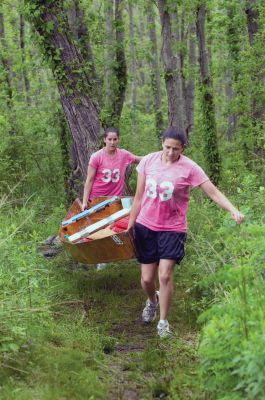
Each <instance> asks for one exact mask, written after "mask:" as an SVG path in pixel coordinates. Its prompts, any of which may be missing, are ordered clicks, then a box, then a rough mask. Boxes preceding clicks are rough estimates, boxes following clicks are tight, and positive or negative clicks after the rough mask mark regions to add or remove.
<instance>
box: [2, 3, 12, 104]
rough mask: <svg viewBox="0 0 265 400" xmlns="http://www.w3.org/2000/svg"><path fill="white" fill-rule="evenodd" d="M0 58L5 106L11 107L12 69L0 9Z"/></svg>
mask: <svg viewBox="0 0 265 400" xmlns="http://www.w3.org/2000/svg"><path fill="white" fill-rule="evenodd" d="M0 44H1V48H0V59H1V63H2V65H3V69H4V73H3V75H4V80H5V84H6V91H7V106H8V108H9V109H11V108H12V100H13V89H12V71H11V67H10V61H9V59H8V57H7V55H6V50H7V46H6V39H5V26H4V15H3V13H2V12H1V11H0Z"/></svg>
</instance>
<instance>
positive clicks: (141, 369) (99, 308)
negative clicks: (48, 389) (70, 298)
mask: <svg viewBox="0 0 265 400" xmlns="http://www.w3.org/2000/svg"><path fill="white" fill-rule="evenodd" d="M81 275H82V277H83V278H82V285H81V286H82V289H81V291H82V296H83V298H84V309H85V312H86V318H87V319H89V320H90V323H91V321H92V320H93V324H96V325H97V326H105V334H106V336H107V337H109V340H107V341H106V343H105V344H104V347H103V352H104V354H105V357H104V361H103V363H104V367H105V369H104V373H103V375H105V378H106V376H107V377H108V382H109V385H108V392H107V393H106V395H105V396H106V397H105V398H106V399H108V400H140V399H143V400H149V399H150V400H151V399H164V398H167V399H183V400H184V399H187V400H188V399H195V398H203V397H200V396H199V392H198V391H199V385H198V381H197V377H196V376H197V375H198V373H197V372H196V371H197V369H198V368H197V363H198V360H197V355H196V349H197V342H198V326H197V325H196V317H195V314H194V312H193V310H192V305H193V302H194V301H195V299H192V298H190V294H189V292H190V291H189V287H188V285H189V282H187V281H185V274H183V270H182V269H176V271H175V274H174V280H175V291H174V299H173V304H172V308H171V313H170V316H169V320H170V323H171V328H172V329H173V332H174V333H173V336H172V337H170V338H167V339H161V338H159V337H158V335H157V333H156V324H157V322H158V318H157V320H156V321H154V322H153V323H152V324H148V325H147V324H143V323H142V321H141V313H142V309H143V307H144V305H145V300H146V298H145V295H144V293H143V291H142V289H141V286H140V269H139V266H138V265H137V263H136V262H135V261H130V262H128V265H126V263H117V264H109V265H108V266H107V268H106V269H105V270H102V271H96V270H95V268H94V267H92V268H91V269H88V270H85V271H82V272H81ZM92 282H93V292H94V290H96V291H97V296H96V299H95V298H93V294H92V296H91V292H90V290H91V283H92ZM110 308H111V309H110ZM101 379H104V377H103V376H102V377H101Z"/></svg>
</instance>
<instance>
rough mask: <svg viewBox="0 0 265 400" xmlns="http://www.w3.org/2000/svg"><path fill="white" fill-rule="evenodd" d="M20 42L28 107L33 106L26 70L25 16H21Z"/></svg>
mask: <svg viewBox="0 0 265 400" xmlns="http://www.w3.org/2000/svg"><path fill="white" fill-rule="evenodd" d="M19 27H20V30H19V33H20V35H19V42H20V49H21V61H22V74H23V80H24V85H25V90H26V100H27V103H28V105H30V104H31V101H30V96H29V91H30V83H29V79H28V74H27V70H26V54H25V19H24V15H22V14H20V16H19Z"/></svg>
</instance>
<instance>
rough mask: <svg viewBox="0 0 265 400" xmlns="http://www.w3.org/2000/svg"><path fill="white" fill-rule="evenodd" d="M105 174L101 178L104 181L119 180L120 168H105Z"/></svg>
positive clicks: (103, 171)
mask: <svg viewBox="0 0 265 400" xmlns="http://www.w3.org/2000/svg"><path fill="white" fill-rule="evenodd" d="M102 173H103V174H104V176H103V177H102V178H101V180H102V182H106V183H108V182H110V181H111V182H119V180H120V170H119V168H115V169H114V170H113V171H111V169H108V168H105V169H103V170H102Z"/></svg>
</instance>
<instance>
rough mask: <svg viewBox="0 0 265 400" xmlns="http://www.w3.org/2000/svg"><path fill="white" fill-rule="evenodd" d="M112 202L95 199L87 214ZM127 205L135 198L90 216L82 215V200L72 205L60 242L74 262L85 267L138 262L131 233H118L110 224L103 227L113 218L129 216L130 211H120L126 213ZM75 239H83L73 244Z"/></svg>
mask: <svg viewBox="0 0 265 400" xmlns="http://www.w3.org/2000/svg"><path fill="white" fill-rule="evenodd" d="M110 199H111V200H112V199H113V197H112V196H105V197H97V198H95V199H94V200H93V201H92V202H91V203H90V207H89V209H88V213H87V214H89V210H92V211H93V207H95V208H97V207H98V205H99V207H100V205H101V204H102V202H106V201H107V200H110ZM128 201H129V202H131V201H132V197H126V196H124V197H122V198H117V199H114V201H113V202H112V203H111V204H109V205H107V206H106V207H104V208H101V209H99V210H98V211H96V212H92V213H91V214H90V215H87V216H86V215H85V216H83V213H82V211H81V206H82V203H81V200H80V199H76V200H75V201H74V202H73V204H72V206H71V207H70V209H69V211H68V212H67V214H66V216H65V218H64V221H63V222H62V224H61V227H60V230H59V238H60V240H61V241H62V243H63V244H64V246H65V248H66V249H67V251H68V252H69V253H70V254H71V256H72V257H73V259H74V260H76V261H78V262H80V263H83V264H97V263H101V262H111V261H121V260H129V259H131V258H135V256H136V251H135V245H134V241H133V236H132V234H131V232H128V231H127V230H124V231H121V232H119V233H117V232H115V231H114V230H113V229H112V225H111V224H106V223H105V224H104V221H107V222H109V221H111V220H112V216H113V215H118V216H120V215H122V214H129V211H128V212H126V210H124V213H123V211H121V210H123V209H124V207H123V205H124V203H126V202H127V203H128ZM122 203H123V205H122ZM125 207H126V206H125ZM85 214H86V213H85ZM78 216H80V219H78V218H79V217H78ZM72 221H73V222H72ZM100 221H101V222H102V223H101V222H100ZM100 225H102V228H101V229H99V228H98V226H100ZM94 226H95V227H96V228H97V229H96V230H95V231H94V232H93V233H89V234H87V235H86V234H85V233H86V231H89V232H90V231H93V227H94ZM80 232H81V233H80ZM82 232H83V233H82ZM78 233H80V234H78ZM86 236H87V237H86ZM76 237H80V238H79V239H78V240H75V241H71V240H72V239H73V240H74V239H76ZM69 238H70V240H69Z"/></svg>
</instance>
